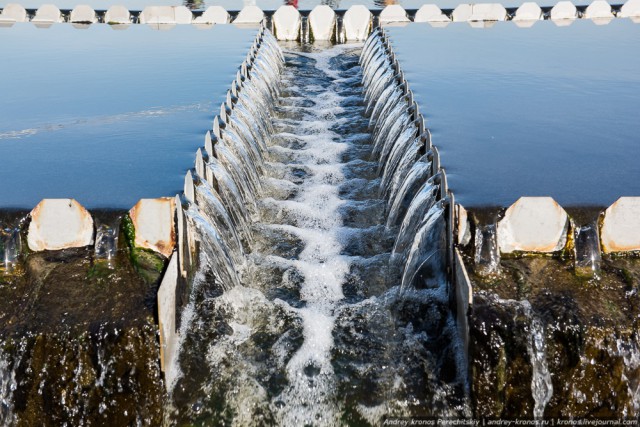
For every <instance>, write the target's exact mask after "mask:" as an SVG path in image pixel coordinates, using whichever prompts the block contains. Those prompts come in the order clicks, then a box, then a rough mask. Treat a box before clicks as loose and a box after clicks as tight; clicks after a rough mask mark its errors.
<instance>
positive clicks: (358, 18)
mask: <svg viewBox="0 0 640 427" xmlns="http://www.w3.org/2000/svg"><path fill="white" fill-rule="evenodd" d="M372 17H373V15H371V12H369V9H367V8H366V7H364V6H363V5H361V4H357V5H353V6H351V7H350V8H349V9H348V10H347V11H346V12H345V14H344V16H343V17H342V26H343V28H344V35H345V39H346V40H366V39H367V37H369V32H370V31H371V20H372Z"/></svg>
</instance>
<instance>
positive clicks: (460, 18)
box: [451, 4, 473, 22]
mask: <svg viewBox="0 0 640 427" xmlns="http://www.w3.org/2000/svg"><path fill="white" fill-rule="evenodd" d="M471 15H473V5H472V4H459V5H458V6H456V8H455V9H453V12H452V13H451V19H452V20H453V22H468V21H469V19H470V18H471Z"/></svg>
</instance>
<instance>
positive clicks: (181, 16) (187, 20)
mask: <svg viewBox="0 0 640 427" xmlns="http://www.w3.org/2000/svg"><path fill="white" fill-rule="evenodd" d="M173 13H174V15H175V21H176V24H178V25H185V24H191V22H193V13H191V11H190V10H189V8H188V7H186V6H174V7H173Z"/></svg>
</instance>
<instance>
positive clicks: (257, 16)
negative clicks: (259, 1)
mask: <svg viewBox="0 0 640 427" xmlns="http://www.w3.org/2000/svg"><path fill="white" fill-rule="evenodd" d="M263 19H264V12H263V11H262V9H260V8H259V7H258V6H253V5H250V6H245V7H244V8H243V9H242V10H241V11H240V13H238V16H236V19H234V20H233V23H234V24H259V23H260V22H262V20H263Z"/></svg>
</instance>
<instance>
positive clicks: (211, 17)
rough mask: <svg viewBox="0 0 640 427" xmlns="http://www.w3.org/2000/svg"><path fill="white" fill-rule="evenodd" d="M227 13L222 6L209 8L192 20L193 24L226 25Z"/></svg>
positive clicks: (227, 20) (227, 21)
mask: <svg viewBox="0 0 640 427" xmlns="http://www.w3.org/2000/svg"><path fill="white" fill-rule="evenodd" d="M230 21H231V17H230V16H229V12H227V11H226V10H225V8H224V7H222V6H209V7H208V8H207V10H205V11H204V13H203V14H202V15H200V16H198V17H197V18H195V19H194V20H193V23H194V24H228V23H229V22H230Z"/></svg>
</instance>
